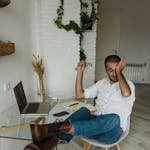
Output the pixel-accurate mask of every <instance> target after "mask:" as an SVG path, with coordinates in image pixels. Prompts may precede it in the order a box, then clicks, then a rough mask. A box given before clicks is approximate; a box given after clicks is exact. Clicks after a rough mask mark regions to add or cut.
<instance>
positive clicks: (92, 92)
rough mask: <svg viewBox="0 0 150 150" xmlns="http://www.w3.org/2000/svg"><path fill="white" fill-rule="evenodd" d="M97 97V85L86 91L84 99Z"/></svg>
mask: <svg viewBox="0 0 150 150" xmlns="http://www.w3.org/2000/svg"><path fill="white" fill-rule="evenodd" d="M96 95H97V88H96V85H93V86H91V87H89V88H87V89H85V90H84V97H85V98H94V97H95V96H96Z"/></svg>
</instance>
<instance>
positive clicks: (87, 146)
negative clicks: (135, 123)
mask: <svg viewBox="0 0 150 150" xmlns="http://www.w3.org/2000/svg"><path fill="white" fill-rule="evenodd" d="M129 130H130V116H129V117H128V119H127V128H126V131H125V132H123V133H122V135H121V137H120V138H119V140H118V141H116V142H115V143H113V144H104V143H101V142H99V141H97V140H94V139H89V138H85V137H84V138H83V137H81V139H82V140H83V141H84V150H90V148H91V147H92V146H94V147H98V148H99V150H100V148H105V150H108V149H109V148H111V147H113V146H116V148H117V150H121V149H120V146H119V143H120V142H121V141H122V140H124V139H125V138H126V137H127V135H128V133H129Z"/></svg>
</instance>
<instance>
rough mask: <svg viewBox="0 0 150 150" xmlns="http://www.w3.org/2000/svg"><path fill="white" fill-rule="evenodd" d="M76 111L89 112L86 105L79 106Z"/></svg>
mask: <svg viewBox="0 0 150 150" xmlns="http://www.w3.org/2000/svg"><path fill="white" fill-rule="evenodd" d="M78 111H84V112H89V110H88V109H87V108H86V107H81V108H80V109H79V110H78Z"/></svg>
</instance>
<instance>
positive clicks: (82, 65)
mask: <svg viewBox="0 0 150 150" xmlns="http://www.w3.org/2000/svg"><path fill="white" fill-rule="evenodd" d="M85 67H86V63H85V61H83V60H82V61H80V62H79V63H78V65H77V67H76V70H77V72H83V71H84V69H85Z"/></svg>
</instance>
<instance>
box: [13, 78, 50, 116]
mask: <svg viewBox="0 0 150 150" xmlns="http://www.w3.org/2000/svg"><path fill="white" fill-rule="evenodd" d="M14 93H15V97H16V101H17V104H18V107H19V111H20V114H21V116H23V117H30V116H31V117H34V116H35V117H37V116H48V114H49V111H50V109H51V106H50V104H49V103H40V102H36V103H28V102H27V99H26V95H25V92H24V88H23V84H22V82H21V81H20V82H19V83H18V84H17V85H16V86H15V87H14Z"/></svg>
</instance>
